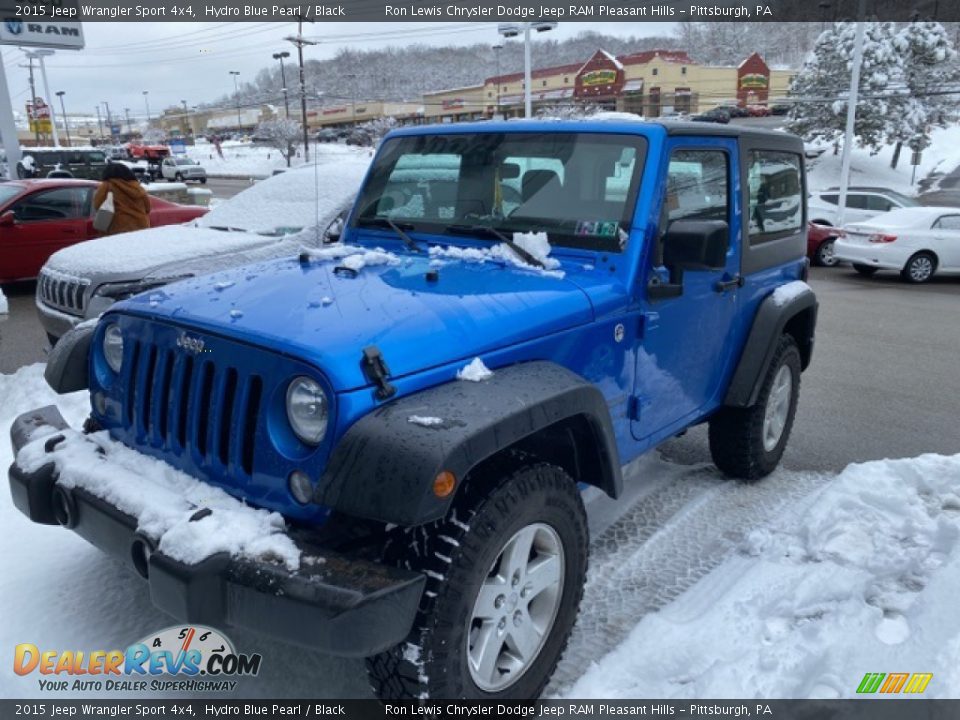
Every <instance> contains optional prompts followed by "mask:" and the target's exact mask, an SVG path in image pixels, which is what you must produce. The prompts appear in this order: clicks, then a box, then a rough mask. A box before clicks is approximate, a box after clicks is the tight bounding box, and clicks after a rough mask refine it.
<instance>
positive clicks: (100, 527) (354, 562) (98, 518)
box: [9, 406, 424, 657]
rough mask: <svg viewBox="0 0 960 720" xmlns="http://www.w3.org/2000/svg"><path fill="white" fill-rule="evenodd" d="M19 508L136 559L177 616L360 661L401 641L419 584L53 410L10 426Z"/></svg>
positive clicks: (154, 592)
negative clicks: (320, 542)
mask: <svg viewBox="0 0 960 720" xmlns="http://www.w3.org/2000/svg"><path fill="white" fill-rule="evenodd" d="M10 434H11V440H12V442H13V446H14V452H15V455H16V460H15V462H14V464H13V465H12V466H11V467H10V473H9V477H10V491H11V495H12V496H13V502H14V505H15V506H16V507H17V508H18V509H19V510H20V511H21V512H23V513H24V514H25V515H26V516H27V517H29V518H30V519H31V520H32V521H34V522H38V523H44V524H58V523H59V524H60V525H63V526H64V527H67V528H69V529H71V530H73V531H74V532H75V533H77V534H78V535H80V536H81V537H83V538H84V539H85V540H87V541H88V542H90V543H91V544H93V545H95V546H96V547H98V548H100V549H101V550H103V551H104V552H107V553H108V554H110V555H113V556H115V557H117V558H119V559H121V560H125V561H126V562H127V563H130V564H131V565H132V567H133V569H134V570H136V572H137V573H138V574H139V575H140V576H141V577H143V578H144V579H146V580H147V581H148V582H149V585H150V596H151V599H152V601H153V603H154V604H155V605H157V606H158V607H159V608H161V609H163V610H165V611H166V612H169V613H170V614H172V615H174V616H175V617H177V618H178V619H181V620H183V621H188V622H199V623H206V624H211V625H219V626H235V627H247V628H250V629H253V630H258V631H260V632H263V633H266V634H268V635H272V636H274V637H278V638H280V639H282V640H286V641H288V642H292V643H296V644H299V645H305V646H307V647H313V648H316V649H320V650H324V651H326V652H330V653H334V654H338V655H347V656H356V657H362V656H366V655H370V654H374V653H376V652H379V651H381V650H384V649H386V648H388V647H390V646H392V645H395V644H397V643H398V642H400V641H402V640H403V639H404V638H405V637H406V635H407V633H408V632H409V631H410V628H411V626H412V624H413V619H414V616H415V613H416V609H417V604H418V603H419V600H420V594H421V592H422V589H423V581H424V578H423V576H422V575H421V574H419V573H413V572H410V571H405V570H399V569H395V568H390V567H387V566H384V565H379V564H377V563H372V562H369V561H366V560H361V559H356V558H350V557H347V556H345V555H342V554H340V553H336V552H331V551H327V550H326V549H324V548H322V547H319V546H317V545H316V544H314V542H312V538H311V537H310V536H309V534H308V533H305V532H301V531H295V530H289V529H288V528H287V527H286V524H285V522H284V520H283V518H282V517H281V516H280V515H279V514H277V513H271V512H268V511H266V510H261V509H257V508H252V507H250V506H248V505H245V504H244V503H242V502H241V501H239V500H237V499H235V498H233V497H231V496H230V495H228V494H227V493H225V492H223V491H222V490H219V489H218V488H214V487H212V486H210V485H207V484H205V483H203V482H201V481H199V480H196V479H195V478H192V477H190V476H189V475H186V474H184V473H182V472H179V471H177V470H175V469H174V468H172V467H170V466H169V465H166V464H165V463H162V462H160V461H158V460H154V459H152V458H148V457H146V456H144V455H141V454H140V453H138V452H136V451H135V450H132V449H130V448H128V447H126V446H124V445H122V444H121V443H118V442H116V441H114V440H112V439H111V438H110V437H109V435H108V434H107V433H106V432H99V433H93V434H91V435H85V434H82V433H79V432H77V431H76V430H73V429H71V428H69V427H68V426H67V424H66V422H65V421H64V420H63V418H62V417H61V416H60V413H59V411H57V409H56V408H55V407H53V406H50V407H46V408H40V409H39V410H34V411H31V412H29V413H25V414H23V415H21V416H20V417H18V418H17V419H16V420H15V421H14V424H13V426H12V428H11V433H10Z"/></svg>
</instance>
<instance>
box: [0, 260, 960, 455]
mask: <svg viewBox="0 0 960 720" xmlns="http://www.w3.org/2000/svg"><path fill="white" fill-rule="evenodd" d="M810 284H811V285H812V286H813V288H814V290H815V291H816V292H817V296H818V298H819V300H820V317H819V323H818V329H817V342H816V348H815V350H814V356H813V363H812V365H811V367H810V369H809V370H808V371H807V372H806V373H805V374H804V376H803V382H802V388H801V392H800V406H799V409H798V412H797V419H796V424H795V426H794V429H793V435H792V437H791V439H790V443H789V445H788V448H787V452H786V455H785V458H784V462H785V465H786V467H788V468H791V469H796V470H818V471H836V470H840V469H842V468H843V467H844V466H846V465H847V464H848V463H851V462H859V461H864V460H876V459H880V458H886V457H893V458H895V457H912V456H916V455H920V454H923V453H927V452H937V453H944V454H953V453H957V452H960V424H958V420H957V419H958V417H960V371H958V367H960V332H958V331H957V328H958V323H957V313H958V308H960V278H934V279H933V281H932V282H931V283H929V284H927V285H906V284H904V283H902V282H901V281H900V279H899V277H898V276H897V275H896V274H892V273H880V274H878V275H876V276H875V277H873V278H862V277H860V276H859V275H857V274H856V273H854V272H853V271H852V270H851V269H850V268H848V267H840V268H833V269H824V268H813V269H812V271H811V278H810ZM4 291H5V292H6V293H7V296H8V298H9V301H10V315H9V317H8V319H7V320H5V321H0V372H4V373H9V372H12V371H13V370H15V369H16V368H18V367H20V366H22V365H26V364H29V363H33V362H42V361H43V360H44V359H45V357H46V352H47V343H46V340H45V338H44V334H43V331H42V329H41V328H40V325H39V323H38V322H37V319H36V312H35V309H34V306H33V286H32V284H29V283H28V284H23V285H18V286H13V287H9V286H8V287H7V288H4ZM663 450H664V453H665V455H666V456H667V457H668V458H669V459H671V460H675V461H677V462H681V463H697V462H709V461H710V454H709V451H708V447H707V438H706V429H705V427H703V426H701V427H698V428H694V429H692V430H691V431H690V432H688V433H687V434H686V435H685V436H683V437H682V438H679V439H676V440H672V441H670V442H668V443H666V444H665V445H664V446H663Z"/></svg>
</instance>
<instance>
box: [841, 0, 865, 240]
mask: <svg viewBox="0 0 960 720" xmlns="http://www.w3.org/2000/svg"><path fill="white" fill-rule="evenodd" d="M864 11H865V8H864V0H860V3H859V11H858V13H857V33H856V35H855V37H854V41H853V60H852V63H851V69H850V92H849V93H848V97H847V125H846V128H845V132H844V136H843V156H842V158H841V160H840V197H839V198H838V201H839V206H838V207H837V227H843V221H844V216H845V215H846V211H847V185H848V184H849V183H850V159H851V158H850V156H851V151H852V150H853V130H854V125H855V123H856V118H857V95H858V94H859V91H860V66H861V65H862V64H863V35H864V32H865V30H866V23H864V21H863V16H864Z"/></svg>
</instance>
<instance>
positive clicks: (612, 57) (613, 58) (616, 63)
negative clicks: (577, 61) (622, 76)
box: [600, 50, 623, 70]
mask: <svg viewBox="0 0 960 720" xmlns="http://www.w3.org/2000/svg"><path fill="white" fill-rule="evenodd" d="M600 53H601V54H602V55H603V56H604V57H605V58H607V60H609V61H610V62H612V63H613V64H614V66H615V67H616V68H617V70H623V63H622V62H620V61H619V60H617V57H616V55H613V54H611V53H608V52H607V51H606V50H601V51H600Z"/></svg>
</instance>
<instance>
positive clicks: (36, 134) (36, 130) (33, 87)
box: [20, 54, 40, 145]
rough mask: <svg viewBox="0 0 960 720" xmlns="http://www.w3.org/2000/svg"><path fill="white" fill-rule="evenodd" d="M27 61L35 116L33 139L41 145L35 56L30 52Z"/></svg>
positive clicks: (32, 113) (31, 102)
mask: <svg viewBox="0 0 960 720" xmlns="http://www.w3.org/2000/svg"><path fill="white" fill-rule="evenodd" d="M27 63H28V64H27V68H28V69H29V70H30V107H32V108H33V112H31V115H33V118H31V119H32V120H33V139H34V141H35V142H36V143H37V145H39V144H40V124H39V123H38V122H37V87H36V85H35V84H34V82H33V56H32V55H29V54H28V55H27ZM20 67H23V65H21V66H20Z"/></svg>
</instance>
